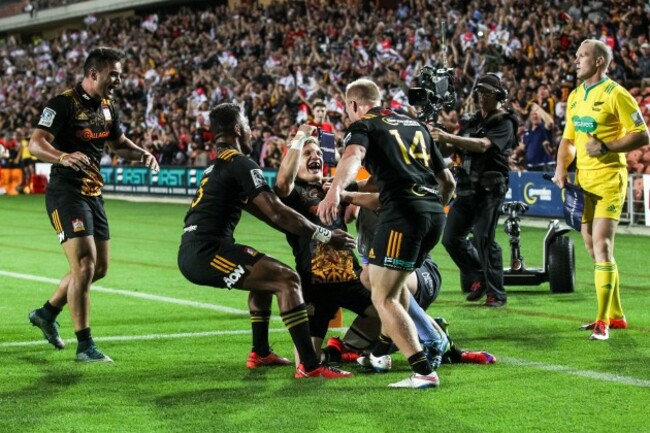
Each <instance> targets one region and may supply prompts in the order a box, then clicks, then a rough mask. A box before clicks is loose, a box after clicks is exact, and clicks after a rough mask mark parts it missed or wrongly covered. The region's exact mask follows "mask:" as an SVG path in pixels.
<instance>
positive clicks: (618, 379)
mask: <svg viewBox="0 0 650 433" xmlns="http://www.w3.org/2000/svg"><path fill="white" fill-rule="evenodd" d="M499 360H500V361H504V362H505V363H507V364H512V365H516V366H520V367H531V368H536V369H538V370H543V371H551V372H555V373H564V374H570V375H573V376H578V377H586V378H587V379H596V380H601V381H604V382H614V383H622V384H625V385H633V386H640V387H642V388H650V380H644V379H637V378H634V377H628V376H621V375H618V374H610V373H601V372H599V371H590V370H578V369H575V368H571V367H565V366H564V365H554V364H545V363H543V362H535V361H526V360H524V359H517V358H510V357H508V356H499Z"/></svg>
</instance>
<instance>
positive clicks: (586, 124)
mask: <svg viewBox="0 0 650 433" xmlns="http://www.w3.org/2000/svg"><path fill="white" fill-rule="evenodd" d="M571 120H572V121H573V127H574V128H575V130H576V131H580V132H594V131H595V130H596V128H598V122H596V119H594V118H593V117H589V116H585V117H580V116H573V118H572V119H571Z"/></svg>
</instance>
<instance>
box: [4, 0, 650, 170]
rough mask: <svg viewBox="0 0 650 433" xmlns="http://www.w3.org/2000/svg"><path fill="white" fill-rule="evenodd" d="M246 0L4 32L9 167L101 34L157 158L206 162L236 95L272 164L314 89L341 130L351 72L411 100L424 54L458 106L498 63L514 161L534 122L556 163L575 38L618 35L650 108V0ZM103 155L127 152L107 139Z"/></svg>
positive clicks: (126, 109)
mask: <svg viewBox="0 0 650 433" xmlns="http://www.w3.org/2000/svg"><path fill="white" fill-rule="evenodd" d="M249 3H250V4H247V5H245V7H242V8H240V9H237V10H232V9H231V10H228V9H227V8H226V7H224V6H216V7H203V8H198V7H197V8H192V9H190V8H187V7H180V8H178V7H177V8H173V9H159V10H157V11H156V12H149V13H148V14H137V15H134V16H130V17H121V18H112V19H111V21H110V23H109V22H108V21H107V19H106V18H99V19H97V20H86V21H85V24H82V27H83V28H80V29H79V30H75V31H72V30H63V31H61V32H59V33H58V34H57V36H56V37H55V38H53V39H51V40H46V39H43V38H41V37H39V36H36V35H34V36H32V37H31V39H30V40H29V41H28V40H26V39H23V40H20V39H18V38H16V37H14V36H8V37H6V38H4V39H2V40H0V65H1V66H0V71H1V72H0V145H2V146H3V147H4V149H5V150H6V151H5V152H4V158H3V162H2V164H3V166H8V167H12V166H20V164H21V159H24V158H26V157H27V158H28V156H25V155H26V153H25V152H24V151H21V143H23V142H25V141H27V140H28V138H29V136H30V135H31V132H32V130H33V127H34V126H35V125H36V122H37V121H38V116H39V113H40V111H41V109H42V107H43V104H44V103H45V101H46V100H47V99H48V98H50V97H51V96H53V95H55V94H58V93H60V92H62V91H63V90H64V89H66V88H69V87H72V86H73V85H74V84H75V83H77V82H79V81H80V80H81V76H80V75H79V73H78V72H77V71H81V69H82V68H81V62H83V60H84V59H85V58H86V55H87V53H88V52H89V50H90V49H91V48H92V47H94V46H96V45H106V46H114V47H116V48H119V49H122V50H124V51H125V52H126V56H127V57H126V61H125V62H124V65H123V66H124V76H123V88H122V92H121V94H120V95H119V99H121V104H120V105H121V107H123V111H122V114H121V119H120V120H121V123H122V127H123V129H124V131H125V133H126V134H127V135H128V136H130V137H131V138H132V139H133V140H134V142H135V143H136V144H138V145H140V146H142V147H144V148H146V149H147V150H149V151H151V152H152V153H153V154H154V155H156V157H157V158H158V160H159V162H160V164H161V165H194V166H207V165H208V164H210V161H211V160H212V159H213V158H214V157H215V150H214V147H213V144H214V143H213V140H212V135H211V133H210V132H209V128H208V126H209V125H208V113H209V111H210V109H211V108H213V107H214V106H216V105H217V104H219V103H222V102H234V103H236V104H238V105H240V106H241V107H242V109H243V111H244V113H245V114H246V116H247V117H248V119H249V120H250V124H251V128H252V131H253V137H254V140H253V145H254V146H253V147H254V150H253V153H252V155H251V157H252V158H253V159H254V160H255V161H256V162H258V163H260V165H262V166H264V167H272V168H273V167H278V166H279V163H280V159H281V156H282V155H283V154H284V152H285V151H286V146H287V137H290V136H292V135H293V134H294V133H295V132H296V128H297V125H298V124H300V123H302V122H304V121H305V120H309V119H313V112H312V107H313V105H314V104H315V102H316V101H322V102H323V103H324V104H325V107H326V109H327V120H328V121H329V122H330V123H331V124H332V125H333V129H334V133H335V135H336V139H337V143H338V144H339V145H340V144H341V143H342V138H343V134H344V131H345V128H346V123H347V122H348V120H346V116H345V112H344V111H345V110H344V95H343V90H344V89H345V86H346V85H347V84H348V83H350V82H351V81H353V80H355V79H357V78H359V77H364V76H367V77H371V78H372V79H373V80H374V81H375V82H377V83H378V84H379V86H380V88H381V89H382V92H383V97H384V98H383V99H384V103H385V104H387V105H388V106H391V107H392V108H394V109H402V110H407V111H412V112H414V111H413V108H412V107H410V106H409V105H408V98H407V92H408V88H409V87H413V86H415V85H416V84H417V81H416V77H417V75H418V72H419V71H420V69H421V67H422V66H424V65H431V66H433V67H436V68H438V67H441V66H443V61H444V59H445V58H446V59H447V62H448V63H447V64H448V66H449V67H452V68H454V75H455V79H456V88H457V93H458V96H459V98H458V102H457V105H456V107H455V110H454V111H455V113H456V114H458V115H460V114H462V113H463V112H465V111H469V110H474V109H475V106H474V104H475V101H474V98H473V97H472V90H473V86H474V85H475V82H476V78H477V77H478V76H479V75H481V74H483V73H486V72H496V73H498V74H499V75H500V76H501V78H502V82H503V83H504V85H505V87H506V88H507V89H508V90H509V98H508V99H509V103H510V104H511V106H512V107H514V108H515V110H516V111H517V112H518V113H519V115H520V117H521V120H522V122H521V127H520V131H519V134H520V137H521V140H520V141H521V146H520V148H519V149H518V151H517V152H515V153H514V156H513V160H512V168H513V169H522V170H523V169H527V168H529V166H531V163H532V161H527V160H526V159H527V155H528V153H527V152H526V146H532V145H541V143H539V141H535V140H531V141H532V143H533V144H530V143H529V141H528V140H526V139H525V137H526V134H528V133H529V132H530V130H534V129H535V128H537V125H539V124H540V123H541V124H542V126H543V127H544V128H546V129H547V132H546V133H547V135H546V136H545V137H546V138H547V140H544V141H545V143H544V151H545V152H546V153H547V154H548V153H550V155H549V158H547V159H548V160H549V161H550V165H552V161H553V160H554V155H553V153H554V152H555V150H556V148H557V143H558V142H559V136H560V135H561V131H562V128H563V124H564V113H565V109H566V107H565V103H566V99H567V96H568V93H569V92H570V91H571V89H573V88H574V87H575V86H576V84H577V83H576V77H575V70H574V61H573V59H574V56H575V52H576V49H577V47H578V44H579V43H580V42H581V41H582V40H583V39H585V38H596V39H601V40H603V41H604V42H605V43H606V44H608V45H609V46H611V47H612V48H613V51H614V61H613V62H612V64H611V67H610V71H609V75H610V76H611V77H612V78H613V79H615V80H617V81H618V82H619V83H621V84H623V85H624V86H625V87H626V88H628V89H630V92H631V93H632V95H633V96H634V97H635V98H636V99H637V101H638V102H639V104H640V106H641V108H642V113H643V115H644V118H645V121H646V123H650V40H649V34H648V28H649V26H648V24H649V23H650V6H649V5H648V4H647V3H644V2H642V1H640V0H634V1H631V2H629V6H626V7H622V6H621V5H620V3H619V2H614V1H600V0H591V1H573V2H560V1H557V0H556V1H545V2H536V1H532V0H486V1H482V2H479V1H476V0H475V1H463V2H452V1H449V0H447V1H430V0H411V1H410V2H403V4H401V5H400V6H399V7H397V8H396V9H376V8H375V6H374V5H373V4H371V3H372V2H368V1H364V2H335V3H331V2H285V3H278V4H276V3H272V4H271V5H270V6H268V7H266V8H264V7H262V6H261V5H260V4H258V3H257V2H249ZM224 17H226V18H225V19H224ZM359 17H364V18H363V19H359ZM443 19H444V20H446V21H447V27H446V35H445V36H446V39H447V44H446V47H445V49H443V45H442V44H441V40H442V35H441V20H443ZM102 162H103V164H119V163H121V162H122V161H120V160H119V158H118V157H117V156H115V155H111V154H105V155H104V158H103V159H102ZM547 163H548V161H545V162H544V165H546V164H547ZM628 168H629V170H630V172H635V173H650V149H643V150H637V151H634V152H630V154H629V155H628ZM543 169H545V167H543Z"/></svg>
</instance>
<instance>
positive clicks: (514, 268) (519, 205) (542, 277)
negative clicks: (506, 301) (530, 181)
mask: <svg viewBox="0 0 650 433" xmlns="http://www.w3.org/2000/svg"><path fill="white" fill-rule="evenodd" d="M527 210H528V205H527V204H526V203H523V202H520V201H512V202H506V203H504V204H503V206H502V207H501V212H502V213H503V214H505V215H507V218H506V220H505V222H504V230H505V232H506V234H507V235H508V236H509V237H510V268H504V270H503V283H504V285H506V286H538V285H540V284H542V283H545V282H547V281H548V282H549V285H550V289H551V293H571V292H573V291H574V290H575V282H576V269H575V248H574V245H573V239H571V238H570V237H568V236H564V235H565V234H566V233H568V232H569V231H571V229H569V228H568V227H562V226H561V225H560V222H559V221H558V220H551V221H549V224H548V230H547V231H546V236H544V241H543V242H542V266H541V267H540V268H527V267H526V262H525V261H524V257H523V256H522V255H521V249H520V245H521V238H520V234H521V230H520V224H519V223H520V218H519V217H520V216H521V215H523V214H524V213H526V211H527ZM472 241H474V239H472ZM473 282H474V281H472V280H470V279H469V278H468V277H467V276H466V275H463V273H462V272H461V276H460V284H461V289H462V290H463V292H465V293H468V292H469V291H470V287H471V286H472V283H473Z"/></svg>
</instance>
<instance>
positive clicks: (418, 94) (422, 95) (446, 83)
mask: <svg viewBox="0 0 650 433" xmlns="http://www.w3.org/2000/svg"><path fill="white" fill-rule="evenodd" d="M418 84H419V86H420V87H412V88H410V89H409V91H408V99H409V104H411V105H413V106H416V107H422V112H421V113H420V114H419V115H418V119H419V120H421V121H423V122H433V123H437V122H438V114H439V113H440V110H442V109H443V108H444V109H447V110H450V109H452V108H453V107H454V105H455V104H456V89H455V87H454V69H453V68H440V69H434V68H432V67H431V66H424V67H422V69H421V70H420V74H419V75H418Z"/></svg>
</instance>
